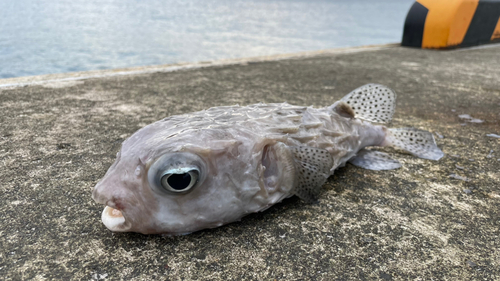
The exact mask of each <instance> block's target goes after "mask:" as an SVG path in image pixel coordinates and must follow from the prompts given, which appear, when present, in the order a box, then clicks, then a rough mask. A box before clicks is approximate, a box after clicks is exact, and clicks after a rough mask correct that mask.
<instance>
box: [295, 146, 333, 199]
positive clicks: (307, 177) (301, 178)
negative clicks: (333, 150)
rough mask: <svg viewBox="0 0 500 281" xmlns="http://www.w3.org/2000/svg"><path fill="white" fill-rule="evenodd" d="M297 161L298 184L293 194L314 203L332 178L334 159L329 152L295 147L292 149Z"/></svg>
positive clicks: (306, 147) (313, 148)
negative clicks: (330, 177)
mask: <svg viewBox="0 0 500 281" xmlns="http://www.w3.org/2000/svg"><path fill="white" fill-rule="evenodd" d="M290 151H291V152H292V155H293V158H294V161H295V171H296V184H295V187H294V190H293V193H294V194H295V195H297V196H298V197H300V199H302V200H304V201H306V202H309V203H312V202H315V201H316V200H317V199H318V197H319V193H320V189H321V186H322V185H323V184H324V183H325V182H326V180H327V179H328V177H329V176H330V169H331V168H332V166H333V159H332V156H331V155H330V153H329V152H328V150H326V149H321V148H315V147H308V146H294V147H291V148H290Z"/></svg>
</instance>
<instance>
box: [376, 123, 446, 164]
mask: <svg viewBox="0 0 500 281" xmlns="http://www.w3.org/2000/svg"><path fill="white" fill-rule="evenodd" d="M383 145H393V146H396V147H399V148H401V149H404V150H406V151H408V152H410V153H411V154H413V155H415V156H417V157H420V158H424V159H429V160H439V159H441V157H443V156H444V153H443V152H442V151H441V149H439V147H438V146H437V145H436V141H435V140H434V136H433V135H432V133H430V132H427V131H423V130H418V129H415V128H400V129H389V133H388V134H387V136H386V137H385V140H384V143H383Z"/></svg>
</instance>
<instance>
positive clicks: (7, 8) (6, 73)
mask: <svg viewBox="0 0 500 281" xmlns="http://www.w3.org/2000/svg"><path fill="white" fill-rule="evenodd" d="M413 2H414V1H410V0H331V1H326V0H323V1H320V0H286V1H285V0H282V1H274V0H184V1H180V0H178V1H175V0H0V78H9V77H18V76H28V75H39V74H49V73H63V72H73V71H84V70H95V69H111V68H123V67H131V66H145V65H157V64H168V63H177V62H197V61H208V60H217V59H227V58H240V57H253V56H265V55H274V54H283V53H293V52H300V51H311V50H321V49H330V48H338V47H350V46H361V45H371V44H383V43H394V42H400V41H401V37H402V30H403V25H404V20H405V17H406V14H407V12H408V10H409V9H410V7H411V5H412V3H413Z"/></svg>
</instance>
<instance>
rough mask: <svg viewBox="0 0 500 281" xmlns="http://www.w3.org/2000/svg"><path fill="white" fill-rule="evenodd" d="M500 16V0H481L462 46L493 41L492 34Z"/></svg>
mask: <svg viewBox="0 0 500 281" xmlns="http://www.w3.org/2000/svg"><path fill="white" fill-rule="evenodd" d="M499 17H500V0H479V4H478V5H477V9H476V13H474V17H472V20H471V22H470V25H469V29H468V30H467V33H465V37H464V40H463V41H462V44H460V46H461V47H466V46H474V45H479V44H484V43H489V42H491V41H490V40H491V36H492V35H493V31H495V27H496V25H497V22H498V19H499Z"/></svg>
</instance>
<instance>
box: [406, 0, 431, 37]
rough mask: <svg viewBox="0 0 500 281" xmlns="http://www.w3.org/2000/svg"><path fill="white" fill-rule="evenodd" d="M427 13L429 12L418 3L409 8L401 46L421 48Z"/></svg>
mask: <svg viewBox="0 0 500 281" xmlns="http://www.w3.org/2000/svg"><path fill="white" fill-rule="evenodd" d="M427 12H429V10H428V9H427V8H426V7H424V6H423V5H422V4H420V3H418V2H415V3H413V6H411V8H410V11H409V12H408V15H407V16H406V20H405V27H404V29H403V40H402V42H401V45H403V46H408V47H421V46H422V38H423V37H424V26H425V19H426V18H427Z"/></svg>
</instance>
